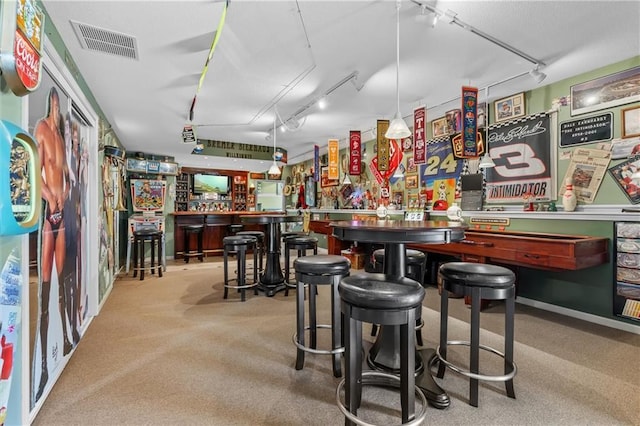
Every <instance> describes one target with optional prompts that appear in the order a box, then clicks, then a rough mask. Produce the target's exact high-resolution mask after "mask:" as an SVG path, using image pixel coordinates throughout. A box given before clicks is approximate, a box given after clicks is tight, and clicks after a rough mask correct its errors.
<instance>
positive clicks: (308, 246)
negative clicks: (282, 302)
mask: <svg viewBox="0 0 640 426" xmlns="http://www.w3.org/2000/svg"><path fill="white" fill-rule="evenodd" d="M291 250H297V252H298V253H297V254H298V257H303V256H306V255H307V250H313V254H314V255H317V254H318V239H317V238H316V237H309V236H300V235H297V236H296V235H292V236H290V237H288V238H286V239H285V240H284V283H285V285H286V288H285V291H284V295H285V296H288V295H289V287H295V286H296V285H295V284H291V283H290V281H289V275H290V271H291V269H290V268H291V254H290V252H291Z"/></svg>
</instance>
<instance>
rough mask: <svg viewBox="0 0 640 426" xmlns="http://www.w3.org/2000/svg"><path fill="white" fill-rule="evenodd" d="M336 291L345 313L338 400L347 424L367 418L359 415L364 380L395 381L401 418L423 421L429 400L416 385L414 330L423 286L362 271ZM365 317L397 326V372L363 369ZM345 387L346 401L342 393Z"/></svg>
mask: <svg viewBox="0 0 640 426" xmlns="http://www.w3.org/2000/svg"><path fill="white" fill-rule="evenodd" d="M338 291H339V293H340V300H341V302H340V306H341V309H342V313H343V314H344V317H345V318H344V331H343V335H344V339H345V378H344V379H343V380H342V381H341V382H340V383H339V384H338V387H337V390H336V401H337V403H338V407H339V408H340V411H342V413H343V414H344V415H345V425H352V424H356V423H357V424H368V423H364V422H363V421H362V420H360V419H359V418H358V417H357V413H358V408H360V403H361V400H362V386H363V385H368V384H372V385H373V384H378V385H383V386H399V388H400V401H401V407H402V423H403V424H405V423H409V424H412V425H418V424H421V423H422V421H423V420H424V419H425V417H426V414H427V411H426V410H427V400H426V398H425V396H424V393H423V392H422V391H421V390H420V388H418V387H417V386H416V385H415V361H416V360H415V338H414V332H413V330H414V326H415V323H416V319H417V318H420V317H421V316H422V301H423V300H424V294H425V291H424V288H423V287H422V286H421V285H420V283H418V282H416V281H414V280H412V279H410V278H405V277H401V278H398V277H392V276H389V275H385V274H377V273H360V274H356V275H351V276H349V277H346V278H343V279H342V281H340V285H339V286H338ZM363 321H364V322H371V323H376V324H381V325H386V326H395V327H398V326H399V327H400V376H396V375H393V374H389V373H383V372H379V371H365V372H363V371H362V322H363ZM367 379H369V380H367ZM376 379H377V380H376ZM343 387H344V401H345V403H344V404H343V403H342V401H341V399H340V392H341V390H342V388H343ZM416 395H418V397H419V398H420V400H421V401H422V410H421V411H420V412H419V413H418V414H415V399H416V398H415V396H416Z"/></svg>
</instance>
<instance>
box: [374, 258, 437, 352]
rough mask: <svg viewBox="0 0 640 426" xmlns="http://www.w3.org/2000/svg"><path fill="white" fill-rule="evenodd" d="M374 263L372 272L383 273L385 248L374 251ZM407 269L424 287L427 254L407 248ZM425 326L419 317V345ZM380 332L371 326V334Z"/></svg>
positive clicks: (376, 327) (375, 326)
mask: <svg viewBox="0 0 640 426" xmlns="http://www.w3.org/2000/svg"><path fill="white" fill-rule="evenodd" d="M372 258H373V264H372V272H378V273H381V272H383V271H384V249H378V250H376V251H374V252H373V256H372ZM405 258H406V262H405V265H406V271H407V277H408V278H411V279H412V280H415V281H418V282H419V283H420V284H421V285H422V286H423V287H424V275H425V269H426V266H427V255H426V254H424V253H423V252H421V251H419V250H413V249H407V250H406V256H405ZM423 327H424V321H422V319H419V320H418V321H417V322H416V341H417V343H418V345H419V346H422V345H423V341H422V328H423ZM377 333H378V326H377V325H376V324H373V326H372V327H371V335H372V336H375V335H376V334H377Z"/></svg>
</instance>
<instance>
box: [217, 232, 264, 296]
mask: <svg viewBox="0 0 640 426" xmlns="http://www.w3.org/2000/svg"><path fill="white" fill-rule="evenodd" d="M256 241H257V240H256V237H252V236H249V235H244V236H238V235H234V236H229V237H224V238H223V239H222V245H223V247H224V255H223V259H224V297H223V298H224V299H226V298H227V296H228V291H229V289H230V288H235V289H237V290H238V291H239V292H240V300H241V301H242V302H244V301H245V295H244V292H245V290H246V289H248V288H254V294H256V295H257V294H258V289H257V286H258V269H257V265H258V262H257V251H256V250H255V245H256ZM249 249H254V250H253V282H251V283H247V281H246V276H247V268H246V261H247V260H246V259H247V250H249ZM229 254H235V255H236V262H237V263H236V268H237V269H236V278H232V279H230V278H229ZM233 282H235V284H232V283H233Z"/></svg>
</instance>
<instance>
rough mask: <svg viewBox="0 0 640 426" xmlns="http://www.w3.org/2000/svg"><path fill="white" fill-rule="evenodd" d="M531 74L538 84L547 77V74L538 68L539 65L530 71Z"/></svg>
mask: <svg viewBox="0 0 640 426" xmlns="http://www.w3.org/2000/svg"><path fill="white" fill-rule="evenodd" d="M529 75H530V76H531V78H533V79H534V81H535V82H536V83H538V84H540V83H542V81H543V80H544V79H545V78H547V75H546V74H545V73H543V72H542V71H540V70H539V69H538V65H536V67H535V68H534V69H532V70H531V71H529Z"/></svg>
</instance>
